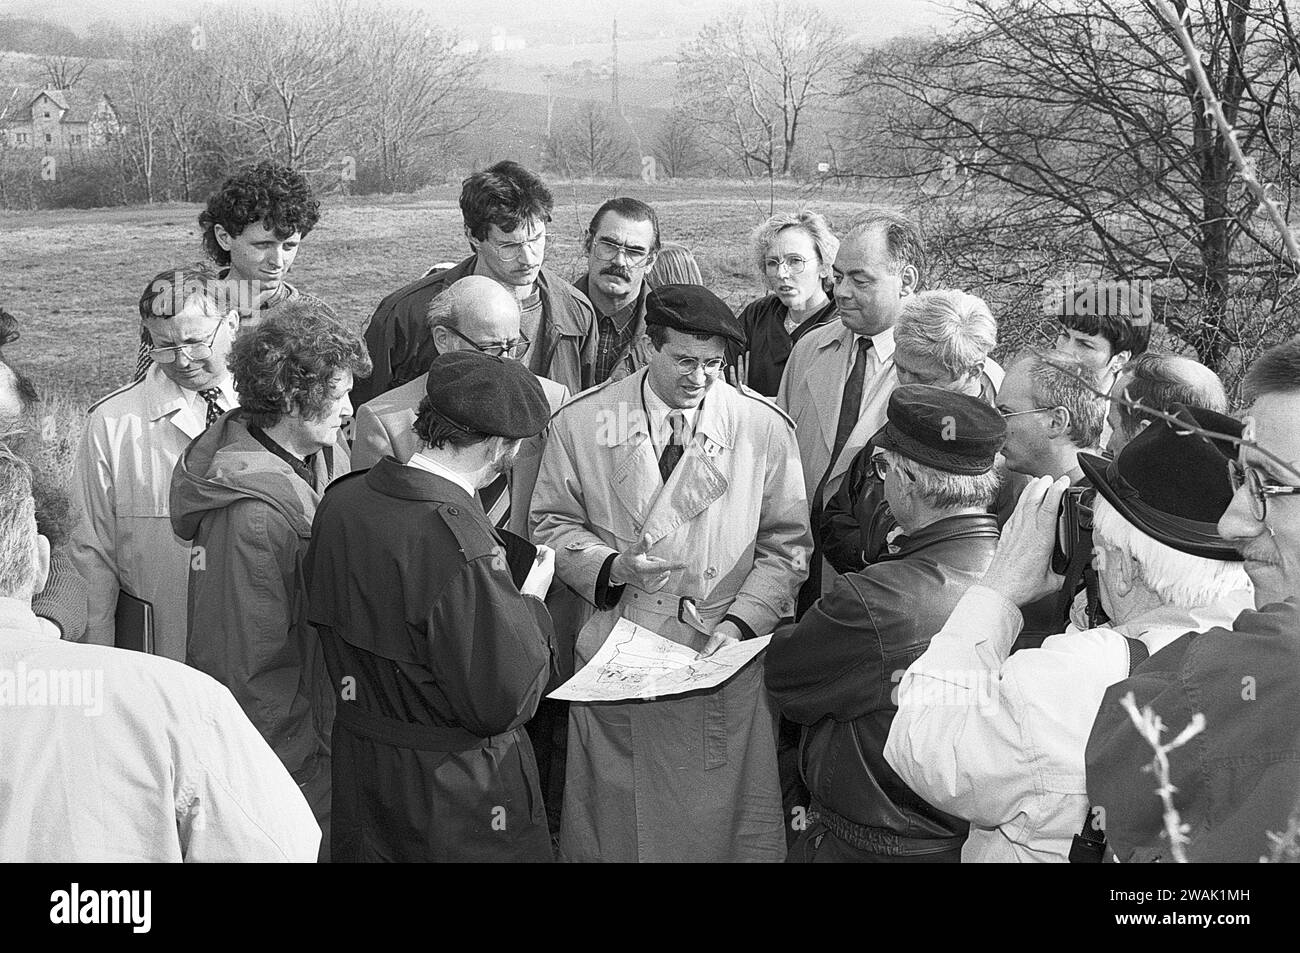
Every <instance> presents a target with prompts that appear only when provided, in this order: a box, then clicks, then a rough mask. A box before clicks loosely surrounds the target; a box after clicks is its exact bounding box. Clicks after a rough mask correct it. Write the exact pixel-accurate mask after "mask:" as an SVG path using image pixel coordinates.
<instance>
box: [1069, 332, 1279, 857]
mask: <svg viewBox="0 0 1300 953" xmlns="http://www.w3.org/2000/svg"><path fill="white" fill-rule="evenodd" d="M1243 390H1244V394H1245V398H1246V401H1247V404H1248V409H1247V411H1246V416H1245V428H1244V430H1243V433H1242V443H1241V444H1240V446H1239V447H1238V456H1237V459H1236V460H1233V461H1232V462H1231V464H1230V466H1229V477H1230V479H1231V481H1232V485H1233V487H1234V488H1235V489H1234V493H1233V496H1232V501H1231V503H1230V504H1229V505H1228V508H1227V511H1226V512H1224V514H1223V516H1222V517H1221V518H1220V519H1219V525H1218V530H1219V535H1220V536H1222V537H1223V538H1224V539H1225V540H1227V541H1228V542H1229V543H1230V544H1232V546H1234V547H1235V548H1236V549H1237V551H1238V552H1239V553H1240V554H1241V556H1242V559H1243V562H1244V565H1245V568H1246V575H1247V576H1249V577H1250V581H1251V582H1252V583H1253V584H1254V586H1255V609H1254V611H1251V610H1247V611H1245V612H1242V613H1241V614H1240V615H1238V616H1237V618H1236V620H1235V621H1234V622H1233V623H1232V624H1231V626H1219V627H1216V628H1213V629H1209V630H1208V631H1206V632H1202V633H1188V634H1187V635H1184V636H1183V637H1182V638H1179V639H1177V640H1176V641H1174V642H1173V643H1171V644H1169V645H1167V646H1166V647H1165V648H1164V649H1162V650H1161V651H1159V652H1157V653H1155V654H1154V655H1152V656H1151V657H1150V658H1149V659H1148V660H1147V661H1146V663H1145V664H1143V665H1141V666H1139V667H1138V668H1137V670H1136V671H1135V672H1134V673H1133V674H1132V675H1131V676H1130V677H1129V678H1127V679H1125V680H1124V681H1122V682H1119V683H1117V684H1115V685H1112V686H1111V687H1110V688H1109V689H1108V690H1107V691H1106V696H1105V698H1104V699H1103V700H1102V703H1101V708H1100V709H1099V710H1098V711H1097V717H1096V720H1095V721H1094V723H1093V726H1092V735H1091V737H1089V739H1088V748H1087V775H1088V797H1089V799H1090V800H1091V803H1092V804H1093V805H1097V806H1102V807H1104V808H1105V831H1106V840H1107V842H1108V844H1109V845H1110V847H1111V849H1112V850H1113V851H1114V854H1115V857H1116V858H1117V859H1119V860H1121V861H1124V862H1132V861H1138V862H1142V861H1153V860H1168V859H1171V858H1172V857H1173V856H1174V850H1173V848H1172V846H1171V844H1170V843H1169V840H1168V837H1167V836H1166V835H1165V833H1164V832H1165V818H1164V810H1163V806H1162V802H1161V799H1160V798H1159V797H1158V796H1157V795H1156V793H1155V790H1154V788H1155V781H1154V779H1153V777H1152V775H1151V773H1150V772H1149V771H1148V770H1147V766H1148V765H1150V763H1151V760H1152V757H1153V753H1152V750H1151V746H1150V744H1148V742H1147V741H1146V739H1145V738H1144V737H1143V736H1142V735H1140V734H1139V733H1138V732H1137V731H1136V730H1135V728H1134V725H1133V722H1132V720H1131V719H1130V716H1129V713H1128V712H1127V711H1126V710H1125V708H1124V706H1123V705H1121V704H1120V701H1121V699H1123V698H1125V697H1126V696H1128V695H1130V694H1131V695H1132V696H1133V701H1134V702H1135V703H1136V706H1137V708H1138V710H1139V711H1141V710H1142V709H1144V708H1146V707H1150V709H1151V710H1152V712H1153V713H1154V714H1155V715H1156V716H1157V717H1159V718H1160V720H1161V722H1162V723H1163V724H1164V726H1165V729H1166V731H1165V734H1164V735H1162V736H1161V741H1162V742H1165V743H1168V742H1169V741H1171V740H1172V739H1173V737H1175V736H1177V735H1178V733H1180V732H1182V731H1183V730H1184V729H1185V728H1186V727H1187V726H1188V725H1189V724H1190V723H1191V722H1192V720H1193V717H1194V716H1199V717H1203V718H1204V724H1205V727H1204V730H1202V731H1201V732H1200V733H1198V734H1196V735H1195V736H1193V737H1192V738H1190V739H1189V740H1187V741H1186V743H1185V744H1183V745H1182V746H1180V747H1178V748H1176V749H1174V750H1173V751H1171V752H1170V753H1169V766H1170V770H1169V780H1170V782H1171V783H1172V784H1173V785H1174V788H1175V790H1176V791H1177V794H1176V795H1175V796H1174V800H1175V804H1176V806H1177V808H1178V812H1179V816H1180V818H1181V821H1182V823H1183V824H1185V825H1187V830H1186V834H1185V838H1184V849H1185V851H1186V856H1187V859H1188V860H1190V861H1194V862H1195V861H1204V862H1236V863H1243V862H1244V863H1255V862H1257V861H1258V860H1260V859H1261V858H1264V857H1270V856H1272V857H1273V858H1274V859H1280V858H1281V857H1282V856H1283V854H1282V851H1281V850H1280V848H1279V847H1278V844H1277V842H1278V841H1279V840H1281V841H1285V840H1286V838H1285V834H1286V832H1287V831H1288V829H1289V826H1290V825H1291V824H1292V823H1294V821H1295V818H1296V808H1297V805H1296V800H1297V798H1296V792H1297V791H1300V745H1297V739H1298V738H1300V684H1298V682H1300V636H1298V633H1300V337H1293V338H1291V339H1290V340H1289V341H1287V342H1285V343H1284V344H1279V345H1278V346H1277V347H1274V348H1272V349H1271V350H1268V351H1266V352H1265V353H1264V354H1263V355H1262V356H1261V357H1260V358H1259V359H1258V360H1256V362H1255V363H1254V364H1253V365H1252V366H1251V368H1250V369H1249V370H1248V371H1247V372H1246V379H1245V383H1244V385H1243ZM1153 426H1154V425H1153ZM1185 439H1188V440H1192V439H1200V438H1199V437H1197V436H1195V435H1192V434H1188V435H1187V436H1186V437H1185ZM1266 451H1267V452H1266ZM1049 503H1050V501H1049Z"/></svg>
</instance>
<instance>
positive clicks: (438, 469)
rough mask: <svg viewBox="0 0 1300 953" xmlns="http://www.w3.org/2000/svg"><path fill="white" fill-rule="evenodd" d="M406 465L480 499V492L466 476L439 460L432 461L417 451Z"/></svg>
mask: <svg viewBox="0 0 1300 953" xmlns="http://www.w3.org/2000/svg"><path fill="white" fill-rule="evenodd" d="M404 465H405V466H408V467H414V468H415V469H417V470H423V471H424V472H426V473H432V474H434V475H435V476H440V477H442V478H443V479H444V480H450V481H451V482H452V483H454V484H456V485H457V486H458V487H460V488H461V489H462V490H464V491H465V492H466V493H468V494H469V495H470V496H472V497H474V499H476V500H477V499H478V490H476V489H474V487H472V486H470V483H469V481H468V480H466V479H465V477H464V476H462V475H461V474H459V473H457V472H456V471H455V470H453V469H452V468H451V467H448V466H445V465H444V464H442V463H440V462H439V461H437V460H433V459H430V458H429V457H427V456H425V455H424V453H423V452H421V451H419V450H417V451H416V452H415V453H414V454H413V455H412V456H411V458H410V459H409V460H407V461H406V463H405V464H404Z"/></svg>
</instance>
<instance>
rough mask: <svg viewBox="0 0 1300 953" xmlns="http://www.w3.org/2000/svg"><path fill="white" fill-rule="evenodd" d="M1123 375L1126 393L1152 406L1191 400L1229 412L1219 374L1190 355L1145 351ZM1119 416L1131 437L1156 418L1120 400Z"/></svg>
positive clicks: (1163, 408)
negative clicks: (1145, 423)
mask: <svg viewBox="0 0 1300 953" xmlns="http://www.w3.org/2000/svg"><path fill="white" fill-rule="evenodd" d="M1120 377H1121V379H1123V381H1124V390H1123V393H1124V397H1125V398H1126V399H1128V400H1131V401H1141V403H1142V405H1143V406H1145V407H1150V408H1151V409H1152V410H1161V411H1165V412H1166V413H1167V412H1169V411H1170V410H1171V409H1172V408H1173V405H1174V404H1188V405H1190V406H1192V407H1204V408H1205V409H1206V410H1212V411H1214V412H1215V413H1219V414H1226V413H1227V412H1228V395H1227V393H1226V392H1225V391H1224V389H1223V381H1221V380H1219V375H1218V374H1216V373H1214V371H1212V370H1210V369H1209V368H1208V367H1206V366H1205V365H1204V364H1202V363H1200V362H1199V361H1194V360H1192V359H1191V358H1190V357H1183V356H1181V355H1178V354H1161V353H1159V352H1157V351H1144V352H1143V353H1142V354H1140V355H1138V357H1136V358H1135V359H1133V360H1131V361H1129V362H1128V363H1127V364H1125V365H1124V369H1123V370H1122V371H1121V372H1120ZM1298 383H1300V382H1298ZM1119 419H1120V426H1121V427H1122V428H1123V430H1124V436H1126V437H1128V438H1130V439H1132V438H1133V437H1135V436H1137V433H1138V431H1139V430H1140V429H1141V424H1142V422H1143V421H1149V420H1152V419H1153V418H1152V417H1151V416H1150V415H1149V414H1144V413H1142V412H1141V411H1140V410H1134V409H1133V408H1132V407H1126V406H1124V405H1123V404H1120V405H1119Z"/></svg>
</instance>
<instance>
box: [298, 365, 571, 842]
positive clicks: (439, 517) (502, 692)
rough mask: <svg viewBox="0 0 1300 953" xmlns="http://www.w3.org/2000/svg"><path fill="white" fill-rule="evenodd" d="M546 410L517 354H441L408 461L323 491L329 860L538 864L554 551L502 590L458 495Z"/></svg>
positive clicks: (312, 598)
mask: <svg viewBox="0 0 1300 953" xmlns="http://www.w3.org/2000/svg"><path fill="white" fill-rule="evenodd" d="M549 417H550V406H549V404H548V403H547V401H546V395H545V394H544V393H543V392H542V387H541V384H539V383H538V381H537V377H536V376H535V375H534V374H532V373H531V372H529V370H528V369H527V368H526V367H524V365H522V364H521V363H519V362H518V361H511V360H507V359H505V358H502V357H493V356H490V355H487V354H483V353H481V352H479V351H476V350H465V351H453V352H451V353H448V354H441V355H439V356H438V357H437V358H436V359H435V360H434V362H433V364H432V365H431V366H430V368H429V377H428V383H427V392H426V397H425V399H424V401H423V402H421V404H420V409H419V415H418V417H417V418H416V421H415V431H416V433H417V434H418V435H419V437H420V441H421V449H420V451H419V452H418V453H416V454H415V455H414V456H413V457H411V459H410V460H408V461H407V462H406V463H398V462H397V460H396V459H394V458H393V457H391V456H388V457H384V459H382V460H380V461H379V462H378V463H377V464H375V465H374V466H373V467H371V468H370V469H369V470H366V471H364V472H358V473H353V474H351V475H350V476H348V477H345V478H343V479H342V480H339V481H337V482H336V483H334V484H333V485H332V486H331V487H330V488H329V489H328V490H327V491H326V492H325V496H324V499H323V500H322V501H321V504H320V506H319V508H318V509H317V512H316V522H315V525H314V526H313V528H312V540H311V546H310V548H309V549H308V552H307V558H306V563H305V577H306V590H307V599H308V618H309V620H310V621H311V622H312V624H314V625H315V626H316V627H317V631H318V632H319V634H320V638H321V642H322V644H323V646H324V650H325V663H326V666H327V667H328V669H329V674H330V678H331V679H332V680H333V682H334V686H335V690H336V691H338V693H339V695H338V707H337V712H336V718H335V722H334V736H333V769H334V770H333V787H334V803H333V816H332V819H331V829H332V836H333V859H334V860H335V861H488V860H497V861H520V860H525V861H527V860H549V859H551V843H550V836H549V834H548V832H547V827H546V815H545V810H544V808H543V804H542V792H541V789H540V785H539V783H538V778H537V766H536V764H535V763H534V758H533V748H532V745H531V744H530V742H529V740H528V735H527V734H526V733H525V732H524V730H523V725H524V723H525V722H526V721H528V719H529V718H531V717H532V715H533V712H534V711H535V710H536V708H537V702H538V701H539V700H540V699H541V697H542V692H543V690H544V689H545V687H546V683H547V680H548V677H549V675H550V670H551V665H550V660H551V651H550V642H551V633H552V630H551V620H550V617H549V616H548V615H547V612H546V607H545V606H544V605H543V604H542V599H543V597H544V596H545V595H546V591H547V589H548V587H549V586H550V583H551V578H552V576H553V573H554V565H555V563H554V554H553V553H552V552H551V551H550V550H548V549H546V548H545V547H541V548H540V549H539V550H538V555H537V557H536V559H535V560H533V561H532V565H531V567H530V568H528V570H527V573H526V575H525V574H524V572H523V570H522V568H521V570H520V571H519V575H523V576H524V580H523V582H522V584H521V585H518V586H517V585H516V583H515V578H517V576H515V575H512V573H511V570H510V560H509V559H508V558H507V555H506V552H505V550H504V548H503V540H502V538H501V537H500V536H499V535H498V534H497V531H496V529H495V528H494V527H493V525H492V523H491V522H490V521H489V520H488V518H487V516H486V514H485V513H484V512H483V509H482V507H481V506H479V504H478V502H477V501H476V499H475V491H476V490H478V489H479V488H481V487H484V486H486V485H488V484H489V483H491V482H492V481H493V480H495V479H496V478H497V477H498V476H499V475H500V474H502V473H504V472H505V471H506V470H507V469H509V467H510V465H511V463H512V462H513V459H514V456H515V454H516V453H517V452H518V450H519V444H520V441H521V440H523V439H524V438H526V437H531V436H534V435H535V434H537V433H539V432H541V430H542V428H543V427H544V426H546V422H547V420H548V419H549Z"/></svg>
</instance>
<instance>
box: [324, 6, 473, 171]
mask: <svg viewBox="0 0 1300 953" xmlns="http://www.w3.org/2000/svg"><path fill="white" fill-rule="evenodd" d="M346 28H347V31H348V33H349V34H350V35H351V36H352V37H353V39H354V42H355V46H354V53H355V55H356V56H358V57H359V58H360V61H361V62H363V63H382V64H383V68H382V69H369V70H366V71H364V74H363V76H362V79H361V85H360V86H359V88H356V89H354V90H350V91H349V95H350V96H352V97H353V98H354V109H353V111H352V114H351V116H350V117H349V121H348V122H347V124H346V125H347V129H348V136H349V138H351V139H352V140H353V141H354V142H355V143H356V144H357V147H358V148H357V151H358V153H359V158H362V159H364V160H365V161H368V162H372V163H373V164H374V167H375V171H376V174H375V175H374V176H373V180H374V183H375V185H376V186H377V187H378V188H379V189H381V190H382V191H387V192H391V191H394V190H397V189H409V188H415V187H419V186H421V185H424V184H426V182H427V181H428V178H429V173H430V169H431V166H432V165H433V163H434V162H435V161H436V160H437V158H438V157H439V156H441V155H444V154H445V153H446V152H447V151H448V149H449V147H450V146H451V145H452V144H453V143H454V142H455V141H456V140H457V138H458V137H459V136H461V135H462V134H463V133H464V132H465V131H466V130H467V129H469V128H470V126H472V125H473V124H474V123H476V122H478V121H479V120H480V119H481V116H482V105H483V104H482V102H481V100H480V99H479V97H478V96H477V95H475V93H474V87H475V86H476V84H477V80H478V76H479V72H480V71H481V69H482V66H483V62H484V58H483V56H482V55H480V54H478V53H477V52H472V51H470V50H467V49H463V48H461V46H460V43H459V40H458V37H457V36H456V35H455V34H453V33H451V32H448V31H446V30H443V29H440V28H437V27H434V26H432V25H431V24H430V23H429V21H428V19H427V18H426V17H425V16H424V15H423V14H416V15H409V14H404V13H398V12H396V11H394V10H391V9H389V8H384V7H365V8H362V7H350V8H348V10H347V19H346Z"/></svg>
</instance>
